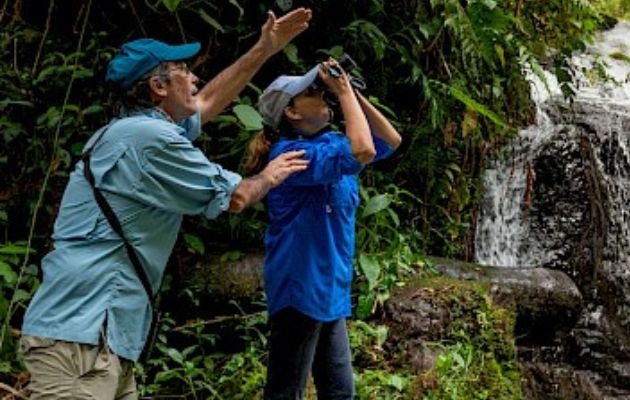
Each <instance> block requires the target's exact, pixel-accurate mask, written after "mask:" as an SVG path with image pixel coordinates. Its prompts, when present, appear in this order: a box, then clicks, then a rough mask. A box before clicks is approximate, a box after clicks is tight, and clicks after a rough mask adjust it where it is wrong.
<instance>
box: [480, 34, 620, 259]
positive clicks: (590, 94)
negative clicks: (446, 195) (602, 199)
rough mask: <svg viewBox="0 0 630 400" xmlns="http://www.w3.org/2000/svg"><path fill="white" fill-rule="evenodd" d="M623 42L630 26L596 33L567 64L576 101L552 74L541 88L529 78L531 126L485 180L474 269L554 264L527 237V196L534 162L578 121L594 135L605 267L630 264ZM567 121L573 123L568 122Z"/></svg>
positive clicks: (541, 245)
mask: <svg viewBox="0 0 630 400" xmlns="http://www.w3.org/2000/svg"><path fill="white" fill-rule="evenodd" d="M629 37H630V23H625V22H623V23H619V24H617V26H615V27H614V28H613V29H612V30H610V31H607V32H603V33H601V34H600V35H599V36H598V37H597V38H596V44H594V45H592V46H590V47H589V48H587V49H586V51H585V52H583V53H580V54H575V55H573V56H572V57H571V60H570V65H571V73H572V76H573V82H572V89H573V90H574V92H575V96H574V97H573V102H572V103H570V104H568V103H567V102H566V101H565V100H564V99H563V97H562V94H561V91H560V87H559V85H558V82H557V79H556V78H555V76H554V75H553V74H551V73H549V72H545V80H546V82H543V81H541V80H540V79H539V78H538V77H537V76H536V75H534V74H532V73H531V72H530V73H528V80H529V81H530V83H531V96H532V99H533V101H534V103H535V106H536V123H535V124H534V125H532V126H529V127H527V128H525V129H523V130H521V131H520V132H519V133H518V135H517V137H516V138H515V139H514V140H513V141H512V142H511V143H510V144H509V145H508V146H506V147H505V149H504V151H503V152H501V153H500V154H497V155H496V156H495V157H494V158H493V159H492V160H491V161H490V162H489V165H488V167H487V169H486V170H485V172H484V175H483V177H482V184H483V188H484V195H483V198H482V201H481V202H480V210H479V216H478V221H477V231H476V240H475V252H476V260H477V262H478V263H480V264H485V265H496V266H504V267H516V266H521V267H523V266H541V265H545V264H546V263H547V262H548V261H550V260H551V259H552V258H553V257H554V254H553V250H552V249H549V248H547V246H546V241H545V240H540V239H541V238H540V236H538V237H536V235H534V234H533V233H534V232H532V229H533V227H532V224H531V221H530V218H529V216H530V215H529V214H530V212H531V210H532V207H536V199H535V198H532V192H531V190H532V187H533V186H534V185H535V182H536V180H535V179H536V176H535V175H536V172H535V169H534V160H535V159H536V157H537V156H538V155H539V153H540V151H541V150H542V149H543V148H544V147H545V145H547V144H548V143H549V141H550V140H552V138H554V137H555V136H556V135H557V134H558V133H559V132H561V131H564V132H566V131H567V130H571V129H574V127H573V124H578V123H580V118H582V119H583V120H585V121H588V125H590V126H593V127H595V128H594V130H595V131H596V132H595V136H596V137H594V138H593V139H592V141H593V146H594V153H595V154H594V156H595V158H596V160H597V164H598V165H599V166H598V170H599V171H600V172H601V175H602V178H603V180H604V181H605V186H606V192H607V194H608V198H607V205H608V207H610V210H609V217H610V219H611V221H610V226H609V227H608V238H609V243H608V245H607V251H608V252H613V253H616V254H612V255H609V256H608V257H607V259H608V260H619V261H630V210H629V207H630V180H629V178H630V127H629V126H624V124H626V125H627V121H628V120H629V114H630V40H629V39H628V38H629ZM559 110H560V111H559ZM572 113H575V114H576V115H579V116H578V117H575V118H573V117H567V115H566V114H572ZM572 118H573V119H572ZM624 121H625V122H624ZM629 265H630V262H629Z"/></svg>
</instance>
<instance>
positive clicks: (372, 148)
mask: <svg viewBox="0 0 630 400" xmlns="http://www.w3.org/2000/svg"><path fill="white" fill-rule="evenodd" d="M331 68H339V69H340V67H339V66H338V64H337V62H336V61H335V60H332V59H331V60H329V61H327V62H324V63H323V64H322V65H321V66H317V67H315V68H313V69H312V70H311V71H309V72H308V73H307V74H305V75H303V76H281V77H279V78H277V79H276V80H275V81H274V82H272V83H271V85H270V86H269V87H268V88H267V89H265V91H264V92H263V94H262V95H261V97H260V101H259V110H260V113H261V115H262V116H263V121H264V125H265V129H264V131H263V132H261V133H260V134H258V135H257V137H255V138H254V140H253V141H252V143H251V144H250V154H249V155H250V157H249V160H248V163H247V165H246V169H247V170H248V172H256V171H257V170H259V169H260V168H262V167H263V166H264V162H263V161H262V160H263V159H265V158H266V157H265V156H266V155H267V153H268V152H269V156H268V159H269V160H272V159H274V158H275V157H277V156H278V155H280V154H281V153H282V152H286V151H289V150H305V156H304V157H305V158H306V159H307V160H308V161H309V166H308V168H307V169H306V170H305V171H303V172H299V173H296V174H295V175H293V176H292V177H290V178H289V179H287V180H286V181H285V182H284V183H283V184H281V185H280V186H278V187H276V188H275V189H273V190H272V191H270V192H269V195H268V208H269V217H270V226H269V228H268V230H267V232H266V236H265V248H266V259H265V274H264V277H265V291H266V294H267V301H268V308H269V315H270V325H271V334H270V347H269V349H270V353H269V365H268V372H267V383H266V386H265V399H267V400H270V399H301V398H302V396H303V392H304V387H305V384H306V380H307V378H308V374H309V372H310V371H311V369H312V371H313V377H314V381H315V386H316V388H317V393H318V398H319V399H352V398H353V395H354V384H353V379H352V365H351V355H350V345H349V342H348V334H347V331H346V317H349V316H350V315H351V305H350V289H351V280H352V260H353V256H354V247H355V243H354V223H355V211H356V208H357V205H358V203H359V194H358V181H357V177H356V175H357V174H358V173H359V172H360V171H361V170H362V169H363V167H364V165H366V164H368V163H369V162H371V161H372V160H374V159H380V158H384V157H386V156H388V155H390V154H391V152H392V151H393V150H394V149H395V148H396V147H398V145H399V144H400V141H401V138H400V135H399V134H398V132H397V131H396V129H395V128H394V127H393V126H392V125H391V124H390V123H389V121H388V120H387V119H386V118H385V117H384V116H383V115H382V114H381V113H380V112H379V111H378V110H377V109H376V108H375V107H374V106H372V105H371V104H370V103H369V102H368V101H367V100H366V99H365V98H364V97H363V96H362V95H361V94H359V93H357V92H355V91H354V90H353V88H352V86H351V85H350V81H349V79H348V76H347V74H345V72H342V74H341V76H340V77H339V78H335V77H332V76H331V75H330V69H331ZM318 76H319V77H320V78H321V81H320V83H319V85H313V82H315V80H316V78H317V77H318ZM321 82H323V84H324V85H325V87H326V90H327V91H328V92H330V93H332V94H333V95H334V96H336V98H337V101H338V102H339V105H340V107H341V112H342V113H343V119H344V120H345V128H346V132H345V134H343V133H341V132H335V131H333V130H331V129H330V127H329V122H330V117H331V110H330V108H329V107H328V105H327V104H326V102H325V101H324V90H323V89H322V88H320V87H318V86H321Z"/></svg>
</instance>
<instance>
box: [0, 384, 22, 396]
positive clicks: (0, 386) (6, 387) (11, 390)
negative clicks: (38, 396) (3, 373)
mask: <svg viewBox="0 0 630 400" xmlns="http://www.w3.org/2000/svg"><path fill="white" fill-rule="evenodd" d="M0 389H1V390H4V391H7V392H9V393H11V394H12V395H13V396H15V397H19V398H20V399H26V400H28V397H26V395H24V393H22V392H20V391H19V390H16V389H14V388H12V387H11V386H9V385H7V384H4V383H2V382H0Z"/></svg>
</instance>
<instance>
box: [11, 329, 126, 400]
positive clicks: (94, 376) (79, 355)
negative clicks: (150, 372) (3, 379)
mask: <svg viewBox="0 0 630 400" xmlns="http://www.w3.org/2000/svg"><path fill="white" fill-rule="evenodd" d="M101 342H103V341H101ZM20 351H21V353H22V355H23V356H24V361H25V362H26V367H27V368H28V371H29V372H30V374H31V380H30V383H29V385H28V387H27V391H28V392H29V394H30V397H29V399H31V400H39V399H90V400H114V399H116V400H136V399H137V398H138V394H137V392H136V382H135V379H134V377H133V363H132V362H131V361H128V360H125V359H121V358H119V357H118V356H117V355H116V354H114V353H112V352H111V351H110V350H109V347H108V346H107V345H105V344H99V345H98V346H94V345H90V344H81V343H73V342H64V341H61V340H54V339H46V338H42V337H36V336H23V337H22V338H21V339H20Z"/></svg>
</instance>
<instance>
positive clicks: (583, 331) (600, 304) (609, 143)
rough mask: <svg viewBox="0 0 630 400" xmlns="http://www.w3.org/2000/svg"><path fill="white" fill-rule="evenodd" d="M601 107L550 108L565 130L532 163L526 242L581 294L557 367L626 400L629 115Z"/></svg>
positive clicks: (629, 389) (629, 378)
mask: <svg viewBox="0 0 630 400" xmlns="http://www.w3.org/2000/svg"><path fill="white" fill-rule="evenodd" d="M602 107H604V106H597V105H594V104H591V103H589V104H586V103H582V102H576V103H575V104H573V106H572V107H571V109H570V110H569V109H566V108H559V109H556V111H555V114H554V115H555V116H554V119H557V120H558V121H561V122H562V124H563V127H562V129H560V130H559V131H558V133H557V134H556V135H554V136H553V137H552V139H551V140H550V141H549V142H548V143H547V144H546V145H545V146H544V147H543V148H542V149H541V152H540V154H539V156H538V157H537V158H536V161H535V169H536V175H537V180H536V185H535V192H534V203H533V206H532V209H531V210H530V214H529V218H530V221H529V223H530V232H531V236H530V240H531V241H532V242H537V243H544V246H543V251H545V252H546V254H548V255H549V257H548V259H547V261H546V262H545V264H544V266H545V267H548V268H553V269H557V270H561V271H564V272H565V273H567V274H568V275H569V276H570V277H571V278H572V279H573V280H574V281H575V283H576V285H577V286H578V288H579V289H580V291H581V293H582V294H583V296H584V303H585V307H584V308H583V309H582V311H581V313H580V316H579V318H578V321H577V323H576V325H575V326H574V327H573V328H572V329H571V331H570V332H569V335H567V336H566V337H564V338H563V339H562V340H561V344H562V349H563V357H562V359H563V361H564V362H567V363H569V364H570V365H573V366H575V367H576V368H578V369H582V370H589V371H592V372H593V373H595V374H597V376H598V379H597V381H598V383H599V384H600V385H603V386H604V387H609V388H608V389H604V391H606V390H607V391H609V392H610V393H613V392H614V393H624V396H626V395H627V396H630V374H629V373H628V372H629V370H630V369H629V366H630V235H629V233H630V230H629V227H630V218H629V215H630V208H629V206H630V114H628V112H627V111H624V110H623V109H621V110H619V109H615V108H614V107H612V106H608V107H607V108H606V109H604V108H602ZM611 395H612V394H611Z"/></svg>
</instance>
